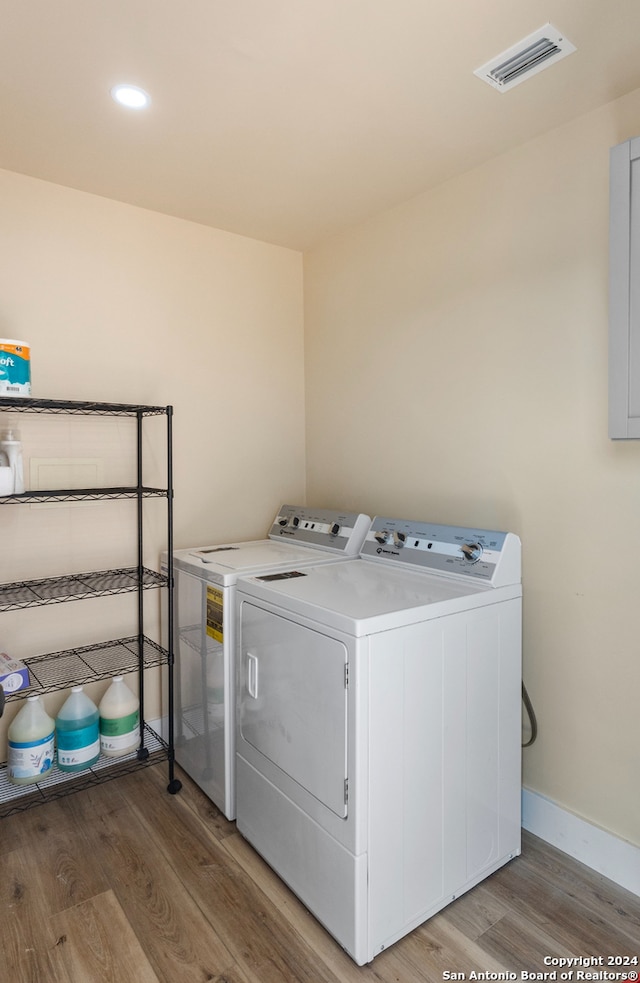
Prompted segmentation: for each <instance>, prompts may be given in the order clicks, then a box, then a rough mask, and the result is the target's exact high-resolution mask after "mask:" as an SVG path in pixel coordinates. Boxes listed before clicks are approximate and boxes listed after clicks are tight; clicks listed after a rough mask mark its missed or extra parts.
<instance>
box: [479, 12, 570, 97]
mask: <svg viewBox="0 0 640 983" xmlns="http://www.w3.org/2000/svg"><path fill="white" fill-rule="evenodd" d="M575 50H576V48H575V45H573V44H571V41H567V39H566V38H565V37H564V36H563V35H562V34H561V33H560V31H559V30H558V29H557V28H555V27H554V26H553V24H545V25H544V27H541V28H540V29H539V30H538V31H534V32H533V34H530V35H529V36H528V37H526V38H523V40H522V41H520V42H519V43H518V44H514V46H513V47H512V48H508V49H507V51H503V52H502V54H501V55H497V56H496V57H495V58H492V59H491V61H488V62H487V64H486V65H483V66H482V68H476V70H475V72H474V73H473V74H474V75H477V76H478V78H481V79H483V80H484V81H485V82H488V83H489V85H492V86H493V88H494V89H499V91H500V92H506V91H507V89H512V88H513V86H514V85H519V84H520V82H524V81H525V79H528V78H530V76H531V75H535V74H536V72H541V71H542V70H543V68H549V67H550V66H551V65H553V64H555V62H557V61H560V59H561V58H566V56H567V55H570V54H571V53H572V52H573V51H575Z"/></svg>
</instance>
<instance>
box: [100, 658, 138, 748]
mask: <svg viewBox="0 0 640 983" xmlns="http://www.w3.org/2000/svg"><path fill="white" fill-rule="evenodd" d="M98 709H99V711H100V750H101V751H102V753H103V754H104V755H106V757H108V758H119V757H121V756H122V755H124V754H129V753H130V752H131V751H134V750H135V749H136V748H137V747H138V745H139V743H140V700H139V699H138V697H137V696H136V695H135V694H134V693H132V692H131V690H130V689H129V687H128V686H127V684H126V683H125V681H124V679H123V678H122V676H114V677H113V681H112V683H111V686H110V687H109V689H108V690H107V692H106V693H105V694H104V696H103V697H102V699H101V700H100V705H99V708H98Z"/></svg>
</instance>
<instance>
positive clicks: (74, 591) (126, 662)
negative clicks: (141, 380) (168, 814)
mask: <svg viewBox="0 0 640 983" xmlns="http://www.w3.org/2000/svg"><path fill="white" fill-rule="evenodd" d="M5 410H10V411H11V412H12V413H47V414H51V413H53V414H60V415H67V416H68V415H71V416H78V415H83V416H86V415H94V414H95V415H99V416H118V417H131V418H134V419H135V421H136V427H137V433H136V435H137V483H136V485H134V486H131V487H117V488H83V489H63V490H58V489H56V490H51V491H37V492H34V491H26V492H24V493H23V494H21V495H7V496H4V497H0V506H2V505H4V506H9V505H20V504H23V505H24V504H38V503H41V502H70V501H101V500H108V499H127V498H128V499H135V500H136V502H137V530H138V563H137V565H136V566H133V567H125V568H121V569H115V570H99V571H85V572H82V573H78V574H74V575H65V576H61V577H50V578H46V579H41V580H29V581H22V582H16V583H3V584H0V613H2V612H5V611H15V610H19V609H26V608H33V607H40V606H42V605H47V604H57V603H63V602H66V601H76V600H83V599H86V598H93V597H105V596H109V595H111V594H122V593H129V592H132V591H135V592H136V593H137V595H138V625H137V627H138V632H137V634H135V635H131V636H130V637H127V638H118V639H113V640H110V641H106V642H98V643H96V644H94V645H86V646H82V647H81V648H74V649H66V650H63V651H60V652H50V653H46V654H43V655H37V656H34V657H32V658H27V659H24V660H23V661H24V662H25V664H26V665H27V666H28V669H29V676H30V685H29V687H28V688H27V689H23V690H20V691H18V692H17V693H11V694H5V701H6V703H10V702H12V701H15V700H21V699H24V698H25V697H26V696H30V695H32V694H35V693H51V692H55V691H58V690H63V689H67V688H69V687H70V686H76V685H84V684H86V683H90V682H94V681H97V680H100V679H108V678H110V677H111V676H114V675H124V674H126V673H128V672H136V671H137V672H138V681H139V682H138V686H139V697H140V720H141V728H140V745H139V747H138V749H137V750H136V751H134V752H132V753H131V754H129V755H126V756H125V757H122V758H103V757H101V758H100V759H99V760H98V761H97V762H96V764H94V765H93V766H92V767H91V768H87V769H86V770H85V771H81V772H78V773H72V774H70V773H65V772H61V771H59V770H58V768H57V766H56V765H54V767H53V768H52V769H51V771H50V772H49V773H48V774H47V775H46V776H44V777H43V779H42V781H39V782H36V783H34V784H30V785H22V786H19V785H14V784H12V783H11V782H10V781H9V780H8V777H7V770H6V767H4V766H2V765H0V818H2V817H3V816H8V815H11V814H12V813H15V812H21V811H23V810H25V809H30V808H31V807H33V806H35V805H39V804H42V803H44V802H48V801H51V800H52V799H57V798H60V797H62V796H64V795H69V794H70V793H72V792H77V791H80V790H81V789H84V788H89V787H91V786H93V785H96V784H99V783H102V782H105V781H109V780H111V779H113V778H118V777H119V776H121V775H124V774H129V773H130V772H132V771H135V770H136V769H138V768H139V767H141V766H146V765H149V764H155V763H156V762H157V761H161V760H166V761H167V762H168V772H169V774H168V778H169V782H168V785H167V791H168V792H170V793H171V794H175V793H176V792H178V791H179V790H180V788H181V782H180V781H179V780H178V779H177V778H176V777H175V752H174V718H173V704H174V681H173V670H174V651H173V478H172V472H173V451H172V440H173V438H172V425H173V407H172V406H145V405H137V404H128V403H102V402H88V401H68V400H57V399H32V398H27V399H25V398H22V397H0V413H2V411H5ZM149 416H165V417H166V448H167V482H166V487H164V488H149V487H146V486H144V485H143V483H142V436H143V420H144V418H145V417H149ZM159 497H160V498H165V499H166V503H167V571H166V575H164V574H158V573H156V572H155V571H153V570H150V569H148V568H147V567H145V566H144V565H143V539H144V522H143V501H144V500H145V499H148V498H159ZM154 588H156V589H157V588H160V589H166V590H167V621H168V624H167V645H168V648H166V649H165V648H163V647H162V646H160V645H158V644H157V642H154V641H152V640H151V639H150V638H147V637H146V635H145V634H144V603H143V594H144V591H146V590H149V589H154ZM154 666H166V670H167V675H168V685H167V715H168V723H167V730H168V733H167V740H166V741H165V740H164V739H163V738H162V737H160V735H158V734H157V733H156V732H155V731H154V730H153V729H152V728H151V727H150V726H149V724H148V722H147V721H146V720H145V715H144V670H145V669H149V668H152V667H154Z"/></svg>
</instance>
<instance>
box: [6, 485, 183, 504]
mask: <svg viewBox="0 0 640 983" xmlns="http://www.w3.org/2000/svg"><path fill="white" fill-rule="evenodd" d="M168 494H169V493H168V491H167V489H166V488H146V487H145V488H133V487H131V488H129V487H122V488H61V489H53V490H52V489H48V490H47V491H27V492H22V494H20V495H3V496H1V497H0V505H37V504H39V503H40V502H99V501H102V500H106V499H113V498H138V496H140V497H141V498H167V496H168Z"/></svg>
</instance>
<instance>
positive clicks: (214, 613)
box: [207, 587, 224, 642]
mask: <svg viewBox="0 0 640 983" xmlns="http://www.w3.org/2000/svg"><path fill="white" fill-rule="evenodd" d="M207 635H208V636H209V637H210V638H215V640H216V642H222V641H223V637H224V632H223V604H222V591H221V590H218V588H217V587H207Z"/></svg>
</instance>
